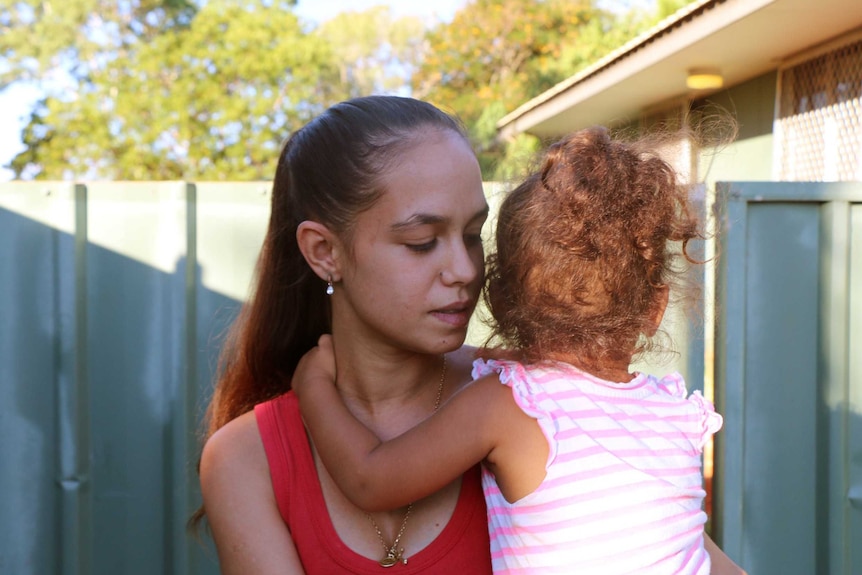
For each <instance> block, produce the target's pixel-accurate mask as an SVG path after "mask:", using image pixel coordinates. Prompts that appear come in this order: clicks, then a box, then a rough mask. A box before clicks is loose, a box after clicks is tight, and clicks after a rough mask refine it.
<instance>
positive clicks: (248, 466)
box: [200, 411, 269, 492]
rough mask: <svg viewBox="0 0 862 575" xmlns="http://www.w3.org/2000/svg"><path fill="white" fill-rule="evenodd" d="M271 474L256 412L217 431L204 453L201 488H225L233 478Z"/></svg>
mask: <svg viewBox="0 0 862 575" xmlns="http://www.w3.org/2000/svg"><path fill="white" fill-rule="evenodd" d="M268 473H269V470H268V466H267V461H266V452H265V451H264V447H263V441H262V440H261V437H260V432H259V430H258V426H257V421H256V418H255V414H254V412H253V411H249V412H247V413H245V414H243V415H240V416H239V417H237V418H235V419H233V420H232V421H230V422H228V423H227V424H225V425H224V426H223V427H221V428H220V429H219V430H218V431H216V432H215V433H213V434H212V435H211V436H210V437H209V439H207V441H206V443H205V444H204V447H203V452H202V453H201V463H200V476H201V489H202V490H204V492H206V491H207V488H208V487H212V488H216V489H217V488H225V487H229V486H230V483H232V482H233V481H237V482H242V481H248V480H249V479H252V478H254V477H256V476H261V474H262V476H263V477H266V476H267V475H268Z"/></svg>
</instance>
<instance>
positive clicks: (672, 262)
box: [485, 127, 702, 370]
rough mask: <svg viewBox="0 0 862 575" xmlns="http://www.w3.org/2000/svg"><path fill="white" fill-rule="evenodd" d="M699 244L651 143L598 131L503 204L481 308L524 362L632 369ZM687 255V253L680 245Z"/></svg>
mask: <svg viewBox="0 0 862 575" xmlns="http://www.w3.org/2000/svg"><path fill="white" fill-rule="evenodd" d="M698 237H702V236H701V235H700V231H699V222H698V220H697V218H696V217H695V215H694V210H693V209H692V208H691V205H690V201H689V198H688V189H687V188H686V187H685V186H682V185H680V183H679V179H678V177H677V174H676V172H675V171H674V169H673V168H672V167H671V166H670V165H669V164H668V163H667V162H665V161H664V160H662V159H661V158H660V157H659V156H658V155H657V154H656V153H654V152H652V151H650V147H649V146H648V143H647V140H641V141H640V142H632V143H626V142H623V141H621V140H615V139H612V138H611V136H610V134H609V133H608V131H607V130H606V129H605V128H600V127H593V128H589V129H585V130H581V131H579V132H576V133H574V134H572V135H569V136H567V137H565V138H563V139H562V140H560V141H558V142H557V143H555V144H553V145H552V146H550V148H549V149H548V150H547V152H546V153H545V154H544V156H543V158H542V163H541V167H540V168H539V169H538V170H536V171H534V172H533V173H532V174H530V175H529V176H528V177H527V178H526V180H525V181H524V182H523V183H521V184H520V185H519V186H518V187H517V188H515V189H514V190H513V191H512V192H511V193H510V194H509V195H508V196H507V197H506V199H505V200H504V201H503V203H502V205H501V207H500V211H499V216H498V223H497V234H496V242H497V248H496V253H495V254H493V255H492V256H491V257H490V258H489V260H488V268H489V269H488V276H487V285H486V291H485V298H486V302H487V304H488V308H489V310H490V312H491V315H492V318H491V320H490V324H491V328H492V338H494V337H497V338H499V339H502V341H503V343H504V344H505V346H506V347H513V348H515V349H517V350H518V351H519V353H520V354H521V356H522V357H523V358H524V359H525V360H527V361H539V360H542V359H546V358H553V357H556V356H561V355H562V356H565V357H576V358H578V360H579V363H580V367H582V368H584V369H587V370H589V369H590V368H591V367H596V366H601V365H604V364H605V363H606V362H608V361H619V360H626V359H627V360H630V359H631V357H632V356H634V355H635V354H637V353H639V352H642V351H645V350H646V349H648V347H649V340H648V339H646V338H642V337H641V335H647V336H649V335H652V333H653V332H654V331H655V327H656V326H655V323H656V317H660V316H661V313H662V312H663V310H664V305H665V303H666V301H667V299H666V298H667V293H668V290H669V289H670V287H671V284H676V283H678V282H677V280H678V279H680V274H679V270H678V266H677V265H676V260H677V259H678V257H677V256H679V255H682V256H684V258H685V260H687V261H689V262H694V261H695V260H693V259H692V258H691V257H689V255H688V252H687V249H686V248H687V245H688V242H689V241H690V240H692V239H694V238H698ZM675 242H678V243H680V244H681V246H682V247H681V251H679V249H676V250H675V249H674V243H675Z"/></svg>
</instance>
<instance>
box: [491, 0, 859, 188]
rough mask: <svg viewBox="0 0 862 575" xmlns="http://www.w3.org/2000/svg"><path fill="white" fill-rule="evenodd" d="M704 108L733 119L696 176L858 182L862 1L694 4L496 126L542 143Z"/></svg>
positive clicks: (707, 0)
mask: <svg viewBox="0 0 862 575" xmlns="http://www.w3.org/2000/svg"><path fill="white" fill-rule="evenodd" d="M687 79H688V80H690V81H691V82H697V81H700V82H706V83H705V84H701V86H700V87H697V85H696V84H692V86H694V87H689V86H687ZM710 82H712V83H710ZM710 103H712V104H717V105H719V106H721V107H723V108H724V109H726V110H728V111H730V112H731V113H732V114H733V115H734V116H735V117H736V120H737V122H738V129H739V134H738V138H737V140H736V141H735V143H734V144H733V145H732V146H730V148H729V149H727V150H725V151H724V153H723V156H724V158H725V159H726V160H725V161H723V162H722V161H721V160H719V161H718V165H713V166H711V167H712V170H713V171H712V173H710V174H706V177H707V179H709V180H713V181H714V180H715V179H716V178H717V179H733V180H782V181H799V180H819V181H836V180H862V2H860V1H859V0H700V1H698V2H694V3H693V4H691V5H689V6H687V7H685V8H683V9H682V10H680V11H679V12H678V13H676V14H674V15H672V16H671V17H669V18H667V19H666V20H664V21H663V22H660V23H659V24H658V25H657V26H656V27H654V28H653V29H651V30H648V31H647V32H645V33H644V34H642V35H641V36H639V37H637V38H635V39H634V40H632V41H631V42H629V43H628V44H626V45H624V46H622V47H621V48H619V49H618V50H616V51H614V52H613V53H611V54H609V55H608V56H607V57H605V58H603V59H602V60H601V61H599V62H597V63H596V64H595V65H593V66H591V67H589V68H587V69H585V70H583V71H582V72H580V73H578V74H577V75H575V76H573V77H571V78H569V79H567V80H565V81H563V82H561V83H560V84H558V85H556V86H554V87H553V88H551V89H550V90H548V91H546V92H545V93H543V94H541V95H539V96H538V97H536V98H533V99H532V100H530V101H529V102H526V103H525V104H523V105H522V106H520V107H519V108H518V109H516V110H514V111H513V112H511V113H510V114H508V115H507V116H505V117H504V118H502V119H501V120H500V122H499V124H498V128H499V132H500V135H501V136H502V137H504V138H506V137H510V136H512V135H514V134H518V133H521V132H528V133H530V134H534V135H537V136H540V137H543V138H552V137H556V136H559V135H561V134H564V133H567V132H571V131H573V130H577V129H579V128H582V127H585V126H588V125H592V124H604V125H609V126H620V125H627V124H629V125H630V124H632V123H644V122H649V121H650V120H655V119H658V118H667V117H668V116H686V115H687V114H688V113H689V112H690V111H691V110H697V109H700V108H704V107H705V106H708V105H709V104H710ZM701 171H702V170H701ZM703 176H704V174H700V176H699V177H700V179H703ZM695 177H698V176H697V175H695Z"/></svg>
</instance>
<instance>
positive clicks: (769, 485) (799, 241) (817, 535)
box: [0, 182, 862, 575]
mask: <svg viewBox="0 0 862 575" xmlns="http://www.w3.org/2000/svg"><path fill="white" fill-rule="evenodd" d="M269 188H270V184H269V183H263V182H261V183H243V184H237V183H206V182H201V183H185V182H146V183H143V182H141V183H123V182H110V183H108V182H106V183H88V184H86V185H76V184H71V183H59V182H38V183H37V182H11V183H3V184H0V462H2V463H0V533H2V537H0V573H14V574H16V575H31V574H32V575H42V574H47V573H59V574H75V575H78V574H81V575H84V574H91V573H92V574H111V575H113V574H116V573H123V574H132V575H134V574H147V575H150V574H153V573H164V574H175V575H192V574H193V575H204V574H208V573H216V572H217V571H218V565H217V561H216V558H215V555H214V552H213V550H212V547H211V544H209V543H208V541H207V539H206V537H204V543H199V542H197V541H195V540H194V539H193V538H191V537H189V536H188V534H187V533H186V531H185V522H186V519H187V518H188V516H189V514H190V513H191V512H192V511H193V510H194V509H195V508H196V507H197V505H198V503H199V500H200V498H199V493H198V492H197V479H196V476H195V471H194V464H195V461H196V459H197V454H198V440H197V437H196V431H197V425H198V421H199V420H200V416H201V412H202V409H203V407H204V404H205V401H206V398H207V397H208V396H209V392H210V389H211V385H212V377H213V373H214V371H215V363H216V357H217V352H218V349H219V347H220V343H221V340H222V337H223V334H224V331H225V329H226V327H227V326H228V325H229V323H230V321H231V320H232V319H233V317H234V316H235V314H236V311H237V310H238V308H239V305H240V302H241V301H242V300H243V298H244V297H245V295H246V292H247V289H248V285H249V281H250V279H251V277H252V274H253V266H254V262H255V260H256V257H257V252H258V250H259V247H260V243H261V241H262V239H263V233H264V230H265V226H266V221H267V217H268V213H269ZM499 190H500V188H499V187H496V186H491V185H489V186H488V187H487V188H486V191H487V193H488V197H489V201H490V203H491V205H492V206H494V205H495V204H496V200H497V198H498V192H499ZM719 191H720V195H719V197H720V203H721V205H722V206H723V212H724V221H725V224H726V225H725V226H724V230H723V234H722V239H723V245H722V250H721V256H720V259H719V262H720V263H721V270H720V273H719V278H718V285H717V294H718V296H717V304H716V307H715V309H716V310H717V313H716V325H717V326H718V327H717V333H716V346H717V347H716V363H715V366H716V372H715V378H714V379H715V384H716V394H717V401H718V406H719V409H720V410H721V411H722V412H723V414H724V416H725V427H724V430H723V431H722V432H721V433H720V434H719V435H718V440H717V445H716V453H717V466H716V471H717V476H716V481H715V488H716V493H715V500H714V505H715V507H714V509H715V532H714V534H715V535H716V538H717V539H719V540H720V542H721V543H722V545H723V546H724V548H725V549H726V550H727V552H728V553H729V554H730V555H731V556H732V557H733V558H735V559H736V560H737V561H738V562H740V563H741V564H742V565H743V566H744V567H745V568H746V569H747V570H748V571H749V573H750V574H751V575H755V574H757V575H763V574H770V573H775V574H779V573H780V574H782V575H785V574H800V575H811V574H813V573H823V574H830V575H832V574H835V575H839V574H840V575H848V574H854V575H860V574H862V544H860V543H859V542H860V541H862V509H860V508H862V502H860V499H862V470H860V469H862V302H861V301H860V300H862V185H860V184H774V183H773V184H767V183H752V184H749V183H744V184H720V185H719ZM492 227H493V224H490V225H489V228H492ZM707 309H712V308H711V306H710V307H708V308H707ZM674 315H675V314H669V316H670V317H671V319H673V317H674ZM697 325H703V324H702V323H698V324H697ZM707 325H708V323H707ZM670 331H671V332H673V334H674V337H675V339H677V340H679V341H683V342H684V345H682V346H681V351H682V353H681V355H680V357H679V358H678V361H677V364H676V365H673V366H667V365H665V366H660V367H658V369H663V370H666V369H680V370H681V371H683V372H684V374H685V375H686V377H687V379H688V381H689V383H690V385H691V387H694V388H697V387H701V386H702V381H703V376H704V373H703V369H704V368H703V366H704V361H703V349H704V348H703V339H704V338H703V334H702V327H701V328H693V327H692V326H691V325H685V324H684V323H680V322H678V325H676V326H675V327H671V328H670ZM471 333H472V334H473V337H472V341H474V342H476V341H480V340H481V334H479V332H478V331H477V330H476V329H475V326H474V328H472V331H471ZM477 334H478V335H477ZM709 365H711V364H710V362H706V366H707V369H709ZM710 375H712V374H710Z"/></svg>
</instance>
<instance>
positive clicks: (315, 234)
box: [296, 220, 341, 281]
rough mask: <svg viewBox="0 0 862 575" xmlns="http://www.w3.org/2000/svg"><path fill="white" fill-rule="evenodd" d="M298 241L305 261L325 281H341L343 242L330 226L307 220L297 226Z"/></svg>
mask: <svg viewBox="0 0 862 575" xmlns="http://www.w3.org/2000/svg"><path fill="white" fill-rule="evenodd" d="M296 242H297V243H298V244H299V251H301V252H302V255H303V257H304V258H305V261H307V262H308V265H309V266H310V267H311V269H312V270H313V271H314V273H315V274H317V276H318V277H319V278H320V279H322V280H324V281H329V280H331V281H339V280H340V279H341V270H340V267H339V255H340V253H341V243H340V242H339V241H338V237H337V236H336V235H335V234H333V233H332V232H331V231H330V230H329V228H327V227H326V226H325V225H323V224H321V223H320V222H314V221H311V220H305V221H304V222H301V223H300V224H299V226H297V228H296Z"/></svg>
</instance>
